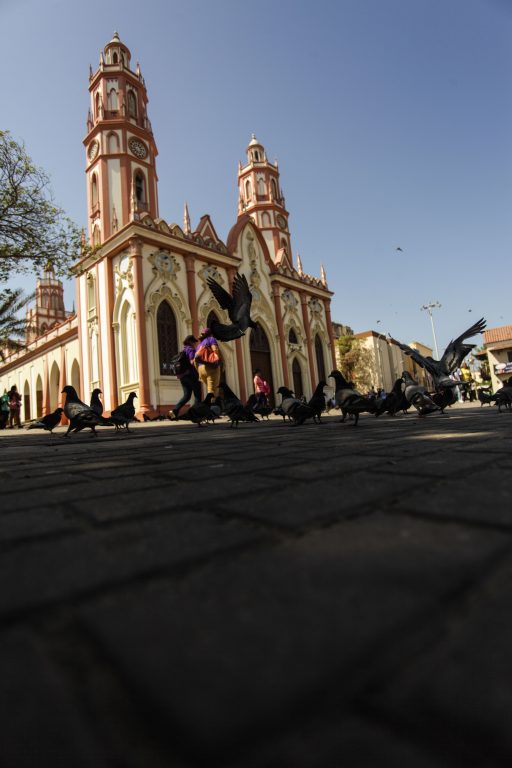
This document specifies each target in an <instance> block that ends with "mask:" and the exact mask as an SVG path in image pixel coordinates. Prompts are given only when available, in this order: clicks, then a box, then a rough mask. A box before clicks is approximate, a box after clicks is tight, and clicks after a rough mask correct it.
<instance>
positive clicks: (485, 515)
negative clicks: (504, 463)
mask: <svg viewBox="0 0 512 768" xmlns="http://www.w3.org/2000/svg"><path fill="white" fill-rule="evenodd" d="M394 508H395V509H398V510H404V511H405V510H407V511H409V512H411V513H413V514H418V513H420V514H428V515H435V516H437V517H439V518H440V519H446V518H448V519H454V518H458V519H460V520H466V521H474V522H479V523H482V524H484V525H504V526H511V527H512V478H511V476H510V473H509V471H508V469H499V468H495V467H492V468H485V469H481V470H480V471H473V472H471V473H469V474H467V475H464V481H462V482H461V480H460V479H457V478H456V477H455V476H454V477H452V478H451V479H447V480H442V481H438V482H437V483H433V484H432V486H431V487H430V488H429V489H428V492H423V491H421V490H420V491H418V490H414V489H411V491H410V492H409V493H408V494H407V497H404V498H402V499H397V500H396V501H395V502H394Z"/></svg>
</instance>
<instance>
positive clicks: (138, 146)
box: [128, 138, 148, 158]
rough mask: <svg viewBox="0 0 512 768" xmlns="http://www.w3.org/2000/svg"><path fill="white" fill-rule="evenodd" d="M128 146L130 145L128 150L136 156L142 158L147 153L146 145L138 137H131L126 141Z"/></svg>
mask: <svg viewBox="0 0 512 768" xmlns="http://www.w3.org/2000/svg"><path fill="white" fill-rule="evenodd" d="M128 146H129V147H130V151H131V152H133V154H134V155H135V156H136V157H140V158H144V157H146V156H147V154H148V150H147V148H146V145H145V144H144V142H143V141H140V139H134V138H131V139H130V141H129V142H128Z"/></svg>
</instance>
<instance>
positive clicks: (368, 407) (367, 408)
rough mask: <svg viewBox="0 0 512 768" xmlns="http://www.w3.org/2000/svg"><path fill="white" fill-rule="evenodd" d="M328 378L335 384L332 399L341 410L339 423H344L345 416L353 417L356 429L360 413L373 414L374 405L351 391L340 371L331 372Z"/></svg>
mask: <svg viewBox="0 0 512 768" xmlns="http://www.w3.org/2000/svg"><path fill="white" fill-rule="evenodd" d="M329 378H330V379H334V381H335V382H336V392H335V394H334V399H335V400H336V405H339V407H340V408H341V413H342V418H341V421H345V419H346V417H347V416H354V427H357V422H358V421H359V414H360V413H375V403H374V402H373V401H372V400H370V398H368V397H365V396H364V395H362V394H361V393H360V392H357V391H356V390H355V389H353V388H352V387H351V386H350V384H349V383H348V381H347V380H346V379H345V377H344V376H343V374H342V373H341V372H340V371H336V370H334V371H331V372H330V374H329Z"/></svg>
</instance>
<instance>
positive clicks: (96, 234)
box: [92, 227, 101, 245]
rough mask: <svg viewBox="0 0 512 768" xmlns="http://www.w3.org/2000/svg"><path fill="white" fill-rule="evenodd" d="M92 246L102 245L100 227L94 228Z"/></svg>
mask: <svg viewBox="0 0 512 768" xmlns="http://www.w3.org/2000/svg"><path fill="white" fill-rule="evenodd" d="M92 244H93V245H101V232H100V228H99V227H95V228H94V232H93V233H92Z"/></svg>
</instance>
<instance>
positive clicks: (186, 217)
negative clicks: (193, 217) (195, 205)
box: [183, 202, 192, 235]
mask: <svg viewBox="0 0 512 768" xmlns="http://www.w3.org/2000/svg"><path fill="white" fill-rule="evenodd" d="M183 231H184V233H185V234H186V235H190V233H191V231H192V228H191V226H190V214H189V212H188V205H187V203H186V202H185V207H184V209H183Z"/></svg>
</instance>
